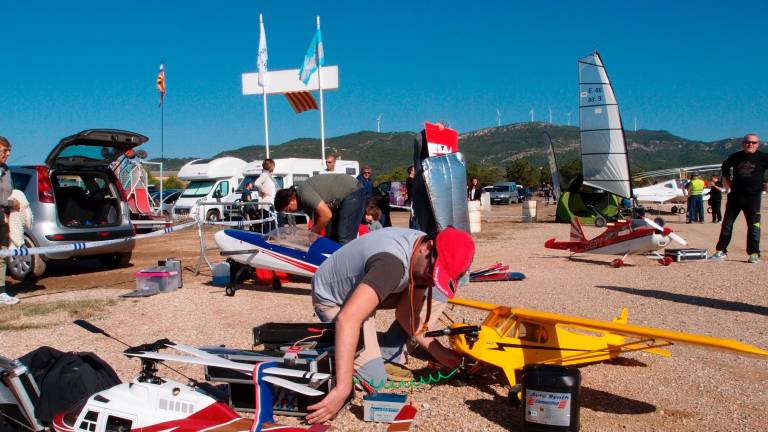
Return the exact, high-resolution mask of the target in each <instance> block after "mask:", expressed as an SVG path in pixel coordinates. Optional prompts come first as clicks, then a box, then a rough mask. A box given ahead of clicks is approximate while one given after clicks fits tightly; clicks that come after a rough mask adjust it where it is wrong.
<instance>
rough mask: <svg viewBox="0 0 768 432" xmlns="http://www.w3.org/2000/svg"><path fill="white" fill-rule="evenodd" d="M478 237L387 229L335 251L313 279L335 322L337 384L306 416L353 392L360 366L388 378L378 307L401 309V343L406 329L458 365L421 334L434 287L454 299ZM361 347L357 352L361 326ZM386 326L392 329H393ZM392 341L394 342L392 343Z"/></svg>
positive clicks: (327, 414) (325, 313) (316, 295)
mask: <svg viewBox="0 0 768 432" xmlns="http://www.w3.org/2000/svg"><path fill="white" fill-rule="evenodd" d="M474 253H475V244H474V242H473V240H472V237H470V236H469V234H467V233H465V232H463V231H460V230H457V229H455V228H453V227H448V228H446V229H444V230H442V231H440V232H439V233H437V234H436V235H427V234H425V233H423V232H421V231H416V230H411V229H404V228H385V229H381V230H377V231H374V232H372V233H370V234H367V235H365V236H362V237H360V238H358V239H356V240H354V241H352V242H350V243H349V244H347V245H345V246H344V247H342V248H341V249H339V250H338V251H336V252H335V253H334V254H333V255H331V256H330V257H329V258H328V259H327V260H326V261H325V262H324V263H323V264H322V265H321V266H320V268H318V270H317V272H316V273H315V275H314V277H313V278H312V304H313V306H314V308H315V312H316V313H317V315H318V317H319V318H320V319H321V320H322V321H325V322H329V321H335V323H336V335H335V355H336V387H334V388H333V390H331V391H330V392H329V393H328V394H327V395H326V397H325V398H324V399H323V400H322V401H320V402H319V403H317V404H315V405H312V406H310V407H308V409H309V411H311V412H310V414H309V415H307V420H308V421H309V422H310V423H318V422H324V421H327V420H330V419H331V418H332V417H333V416H334V415H336V413H337V412H338V411H339V409H341V407H342V406H343V405H344V402H345V401H346V399H347V397H348V396H349V394H350V392H351V391H352V375H353V373H354V372H355V371H357V373H358V374H359V375H361V376H362V378H364V379H366V380H369V381H371V382H373V383H374V384H376V385H379V384H380V383H383V382H384V381H386V378H387V374H386V372H385V368H384V359H383V358H382V350H381V348H380V347H379V342H378V340H377V335H376V324H375V319H374V314H375V312H376V310H377V309H396V311H395V315H396V317H397V323H394V324H393V326H391V327H390V330H392V329H393V328H395V329H400V330H399V331H400V332H401V337H398V335H397V334H395V335H390V336H394V339H397V340H399V341H400V342H399V345H400V347H399V350H400V351H402V346H403V345H404V344H405V342H406V341H407V339H408V337H409V336H414V339H415V340H416V341H417V342H419V344H420V345H421V346H422V347H423V348H425V349H426V350H427V352H429V353H430V355H432V356H433V357H434V358H435V359H436V360H438V361H440V362H441V363H443V364H444V365H445V366H448V367H455V366H456V365H457V364H458V362H459V358H458V356H457V355H456V354H455V353H454V352H453V351H451V350H450V349H448V348H445V347H443V346H442V345H441V344H440V343H439V342H438V341H436V340H434V339H432V338H426V337H423V336H422V333H423V331H424V330H425V329H426V325H425V323H427V322H429V321H430V317H429V316H420V314H419V311H421V310H422V306H426V309H427V311H428V313H427V314H426V315H430V314H429V311H430V309H431V307H430V305H431V304H432V301H433V298H432V291H433V288H434V290H435V291H436V292H439V293H440V294H441V296H442V298H444V299H445V298H452V297H453V296H454V294H455V292H456V288H457V287H458V284H459V279H460V278H461V276H462V275H463V274H464V273H466V272H467V271H468V270H469V266H470V264H471V263H472V258H473V256H474ZM361 328H362V333H363V342H364V349H363V351H362V352H361V353H360V354H359V355H357V356H356V348H357V345H358V338H359V334H360V329H361ZM387 333H390V331H388V332H387ZM389 345H390V346H391V345H392V344H389Z"/></svg>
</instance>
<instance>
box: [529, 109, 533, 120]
mask: <svg viewBox="0 0 768 432" xmlns="http://www.w3.org/2000/svg"><path fill="white" fill-rule="evenodd" d="M530 113H531V123H533V107H531V111H530Z"/></svg>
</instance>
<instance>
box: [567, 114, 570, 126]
mask: <svg viewBox="0 0 768 432" xmlns="http://www.w3.org/2000/svg"><path fill="white" fill-rule="evenodd" d="M566 115H567V116H568V126H570V125H571V113H568V114H566Z"/></svg>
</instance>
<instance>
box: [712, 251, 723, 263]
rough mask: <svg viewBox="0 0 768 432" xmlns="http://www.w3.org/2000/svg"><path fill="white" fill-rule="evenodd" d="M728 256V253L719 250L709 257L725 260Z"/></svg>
mask: <svg viewBox="0 0 768 432" xmlns="http://www.w3.org/2000/svg"><path fill="white" fill-rule="evenodd" d="M726 257H727V255H726V254H725V252H723V251H717V252H715V253H714V255H712V256H711V257H709V259H711V260H717V261H723V260H725V258H726Z"/></svg>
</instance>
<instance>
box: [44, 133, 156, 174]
mask: <svg viewBox="0 0 768 432" xmlns="http://www.w3.org/2000/svg"><path fill="white" fill-rule="evenodd" d="M148 140H149V138H147V137H145V136H144V135H141V134H138V133H135V132H129V131H123V130H115V129H88V130H84V131H82V132H80V133H77V134H75V135H72V136H68V137H66V138H64V139H62V140H61V141H59V144H58V145H57V146H56V147H54V149H53V150H52V151H51V153H50V154H49V155H48V157H47V158H46V159H45V164H46V165H47V166H48V168H54V167H55V166H57V165H59V166H66V165H72V164H77V165H80V166H83V165H87V166H91V165H92V166H105V165H108V164H110V163H112V162H113V161H115V160H116V159H117V158H118V157H119V156H120V155H122V154H123V153H124V152H126V151H128V150H130V149H133V148H134V147H136V146H139V145H141V144H144V143H145V142H147V141H148Z"/></svg>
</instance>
